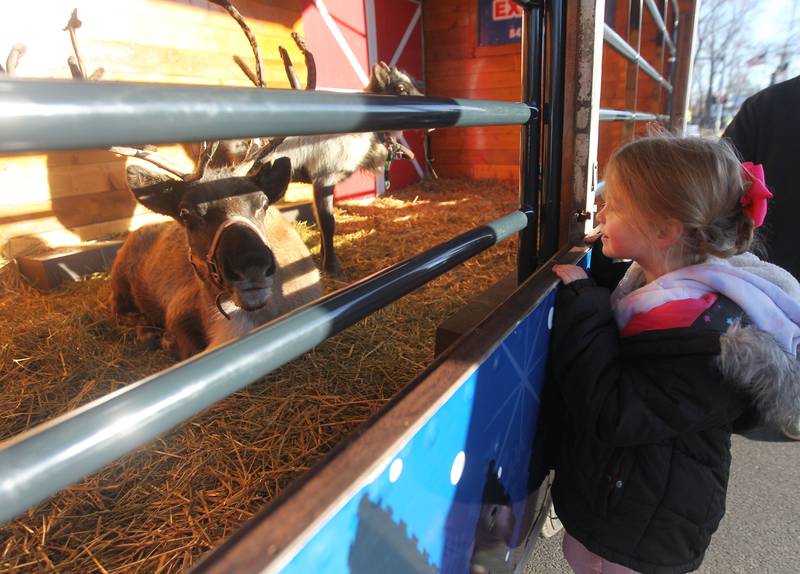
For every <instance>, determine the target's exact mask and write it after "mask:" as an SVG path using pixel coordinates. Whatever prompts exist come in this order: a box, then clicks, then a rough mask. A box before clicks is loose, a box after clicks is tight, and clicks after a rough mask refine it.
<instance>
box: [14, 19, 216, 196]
mask: <svg viewBox="0 0 800 574" xmlns="http://www.w3.org/2000/svg"><path fill="white" fill-rule="evenodd" d="M82 25H83V22H81V21H80V19H78V9H77V8H75V9H74V10H73V11H72V14H71V15H70V18H69V21H68V22H67V25H66V27H65V28H64V31H68V32H69V37H70V40H71V41H72V50H73V51H74V52H75V55H74V56H70V57H69V58H67V64H68V65H69V69H70V72H71V73H72V78H73V79H75V80H81V81H82V80H85V79H86V72H85V70H86V68H85V67H84V65H83V60H82V59H81V55H80V51H79V50H78V35H77V33H76V30H77V29H78V28H80V27H81V26H82ZM20 48H21V50H20ZM15 51H16V53H15ZM24 53H25V46H23V45H22V44H17V45H16V46H14V48H12V50H11V54H9V56H8V60H7V64H6V65H7V66H8V68H9V69H11V70H13V69H14V68H16V63H17V61H18V60H19V58H20V57H21V56H22V55H23V54H24ZM12 56H13V58H12ZM12 59H13V65H12ZM104 72H105V70H104V69H103V68H102V67H101V68H97V69H96V70H95V71H94V72H92V75H91V76H89V79H90V80H99V79H100V77H101V76H102V75H103V73H104ZM106 149H107V150H108V151H110V152H111V153H115V154H117V155H121V156H124V157H135V158H137V159H141V160H144V161H147V162H149V163H152V164H153V165H155V166H157V167H160V168H161V169H163V170H164V171H168V172H169V173H171V174H173V175H176V176H178V177H179V178H181V179H182V180H184V181H194V180H195V179H199V178H200V177H201V176H202V172H201V173H200V174H199V175H197V171H198V170H195V173H190V174H189V173H186V172H184V171H182V170H180V169H178V168H177V167H175V166H174V165H172V163H171V162H170V161H169V160H167V159H165V158H163V157H161V156H159V155H158V154H156V153H154V152H152V151H150V150H147V149H140V148H134V147H128V146H111V147H109V148H106ZM206 165H208V162H207V161H206V162H205V163H204V164H203V168H205V166H206Z"/></svg>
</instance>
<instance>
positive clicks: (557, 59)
mask: <svg viewBox="0 0 800 574" xmlns="http://www.w3.org/2000/svg"><path fill="white" fill-rule="evenodd" d="M548 8H549V9H548V12H547V15H548V22H547V24H548V26H547V37H548V45H549V50H550V58H549V66H550V68H549V73H548V79H549V82H550V86H549V92H550V95H549V98H548V102H547V104H548V105H547V107H548V113H547V116H546V117H545V122H546V123H547V140H546V141H547V149H546V162H547V163H546V168H545V172H544V182H545V188H544V193H543V194H542V198H541V200H542V201H541V205H540V207H539V213H540V217H539V253H538V257H539V258H540V259H542V260H544V259H549V258H550V257H551V256H552V255H553V254H554V253H555V252H556V251H557V250H558V242H559V223H560V217H561V162H562V160H563V158H562V150H563V140H564V73H565V71H564V58H565V45H566V38H565V36H566V35H565V27H564V22H565V20H566V10H567V6H566V2H564V1H563V0H552V1H551V2H550V3H549V4H548Z"/></svg>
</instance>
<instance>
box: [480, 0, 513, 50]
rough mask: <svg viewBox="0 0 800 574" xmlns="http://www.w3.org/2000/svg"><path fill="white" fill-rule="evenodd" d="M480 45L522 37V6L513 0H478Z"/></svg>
mask: <svg viewBox="0 0 800 574" xmlns="http://www.w3.org/2000/svg"><path fill="white" fill-rule="evenodd" d="M478 21H479V24H478V46H497V45H501V44H514V43H516V42H519V41H520V40H521V39H522V7H520V6H519V4H517V3H516V2H513V1H512V0H478Z"/></svg>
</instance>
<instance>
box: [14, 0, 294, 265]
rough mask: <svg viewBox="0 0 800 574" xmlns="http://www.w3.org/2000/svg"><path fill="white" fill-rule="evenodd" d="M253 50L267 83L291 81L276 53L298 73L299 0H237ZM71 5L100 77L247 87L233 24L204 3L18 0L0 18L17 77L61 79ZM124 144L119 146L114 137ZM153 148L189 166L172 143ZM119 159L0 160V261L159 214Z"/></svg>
mask: <svg viewBox="0 0 800 574" xmlns="http://www.w3.org/2000/svg"><path fill="white" fill-rule="evenodd" d="M234 4H235V6H236V7H237V8H238V9H239V11H240V12H241V13H242V14H243V15H244V17H245V19H246V20H247V22H248V24H249V25H250V27H251V29H252V30H253V32H254V34H255V35H256V38H257V39H258V43H259V46H260V48H261V53H262V58H263V60H264V74H265V77H266V80H267V84H268V86H271V87H282V88H286V87H289V85H288V81H287V79H286V75H285V73H284V70H283V65H282V63H281V61H280V58H279V56H278V51H277V47H278V45H279V44H281V45H284V46H286V47H287V48H288V49H289V51H290V54H291V55H292V56H293V61H294V63H295V67H296V69H297V73H298V76H299V77H300V78H301V79H302V78H304V77H305V69H304V67H303V59H302V58H301V57H300V55H299V53H298V52H297V50H296V48H295V46H294V43H293V42H292V40H291V38H290V33H291V32H292V31H297V32H300V33H302V27H301V16H302V0H235V1H234ZM73 8H77V9H78V17H79V19H80V20H81V21H82V22H83V25H82V26H81V28H79V29H78V31H77V35H78V42H79V49H80V52H81V56H82V58H83V61H84V63H85V66H86V68H87V73H91V72H92V71H94V70H95V69H97V68H98V67H103V68H104V69H105V73H104V75H103V77H102V80H101V81H114V80H119V81H141V82H165V83H193V84H208V85H238V86H250V85H252V84H250V82H249V80H247V78H246V77H245V76H244V74H243V73H242V72H241V71H240V70H239V68H238V66H237V65H236V64H235V63H234V62H233V59H232V56H233V55H234V54H237V55H239V56H241V57H242V58H243V59H244V60H245V61H247V62H248V63H249V64H250V66H251V68H252V69H255V65H254V60H255V59H254V57H253V53H252V50H251V48H250V45H249V44H248V42H247V39H246V37H245V35H244V33H243V32H242V31H241V28H240V27H239V25H238V24H237V23H236V22H235V21H234V20H233V18H231V16H230V15H228V14H227V12H225V11H224V10H223V9H222V8H220V7H218V6H216V5H214V4H211V3H210V2H208V1H206V0H71V1H70V2H60V1H58V2H54V1H53V0H26V1H25V2H17V3H15V5H14V9H13V10H8V11H7V13H6V15H5V16H4V17H3V18H2V19H0V38H2V39H3V41H4V42H7V45H0V56H2V59H3V60H4V59H5V56H6V54H7V50H9V49H10V48H11V46H12V45H13V44H15V43H18V42H21V43H23V44H25V45H26V47H27V53H26V54H25V55H24V57H23V58H22V59H21V61H20V64H19V67H18V68H17V75H18V76H20V77H31V78H69V77H70V74H69V69H68V67H67V57H68V56H70V55H72V46H71V43H70V39H69V35H68V33H67V32H65V31H63V29H64V27H65V26H66V24H67V21H68V20H69V17H70V13H71V11H72V9H73ZM121 143H124V142H121ZM159 152H160V153H161V154H162V155H164V156H167V157H169V158H170V159H172V160H173V161H174V163H176V164H177V165H179V166H180V167H182V168H184V169H186V170H187V171H190V170H191V169H192V167H193V165H192V161H191V159H190V158H189V157H188V156H187V155H186V153H185V152H184V150H183V148H182V147H181V146H178V145H174V146H166V147H162V148H160V149H159ZM125 166H126V160H125V159H124V158H119V157H117V156H115V155H114V154H111V153H109V152H106V151H102V150H87V151H69V152H51V153H27V154H16V155H6V156H0V257H2V258H5V259H7V258H11V257H15V256H18V255H20V254H22V253H25V252H27V251H31V250H32V249H36V248H39V247H42V246H60V245H70V244H74V243H76V242H79V241H86V240H91V239H97V238H100V237H104V236H106V235H108V234H110V233H118V232H124V231H127V230H129V229H133V228H135V227H138V226H139V225H142V224H144V223H147V222H150V221H153V220H156V219H158V218H159V216H156V215H154V214H151V213H149V212H147V211H146V210H145V209H144V208H142V207H140V206H138V205H137V204H136V203H135V201H134V200H133V198H132V196H131V194H130V192H129V191H128V189H127V186H126V184H125ZM2 262H3V259H0V265H1V264H2Z"/></svg>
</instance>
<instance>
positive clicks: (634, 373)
mask: <svg viewBox="0 0 800 574" xmlns="http://www.w3.org/2000/svg"><path fill="white" fill-rule="evenodd" d="M685 331H686V330H685V329H675V330H668V331H659V332H657V333H658V335H657V336H656V337H654V338H653V337H651V335H654V334H655V333H653V334H648V333H645V334H643V335H641V336H637V337H639V339H638V343H639V345H638V349H637V348H636V346H637V341H634V340H635V339H636V337H630V338H628V339H626V340H624V341H623V339H621V338H620V334H619V330H618V329H617V326H616V323H615V321H614V317H613V314H612V311H611V305H610V301H609V292H608V290H607V289H605V288H602V287H597V286H596V285H595V283H594V281H592V280H591V279H584V280H580V281H575V282H573V283H570V284H569V285H566V286H564V287H562V288H561V290H560V292H559V294H558V296H557V299H556V313H555V318H554V325H553V337H552V348H551V360H552V368H553V375H554V378H555V380H556V382H557V384H558V386H559V388H560V390H561V394H562V396H563V398H564V403H565V406H566V410H567V412H568V413H569V414H570V416H571V418H573V419H574V420H575V421H576V422H577V424H579V425H581V426H582V427H584V430H585V431H586V432H587V433H589V434H590V435H592V436H594V437H595V439H596V440H598V441H599V442H601V443H604V444H607V445H609V446H630V445H636V444H647V443H652V442H657V441H661V440H665V439H670V438H673V437H675V436H677V435H679V434H682V433H686V432H694V431H698V430H704V429H706V428H712V427H718V426H721V425H724V424H726V423H729V422H730V421H731V420H733V419H734V418H736V416H737V415H738V413H739V412H740V411H741V400H740V397H738V395H736V393H735V392H734V391H733V389H732V388H731V387H730V386H728V385H727V384H726V383H725V381H724V380H722V377H721V374H720V373H719V371H718V370H717V368H716V366H715V364H714V357H715V356H716V355H717V354H718V353H719V333H715V332H704V333H701V334H695V335H693V336H692V337H687V335H686V333H685ZM648 338H650V339H651V340H648ZM629 341H633V345H631V344H630V343H629ZM660 351H666V354H662V353H661V352H660Z"/></svg>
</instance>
